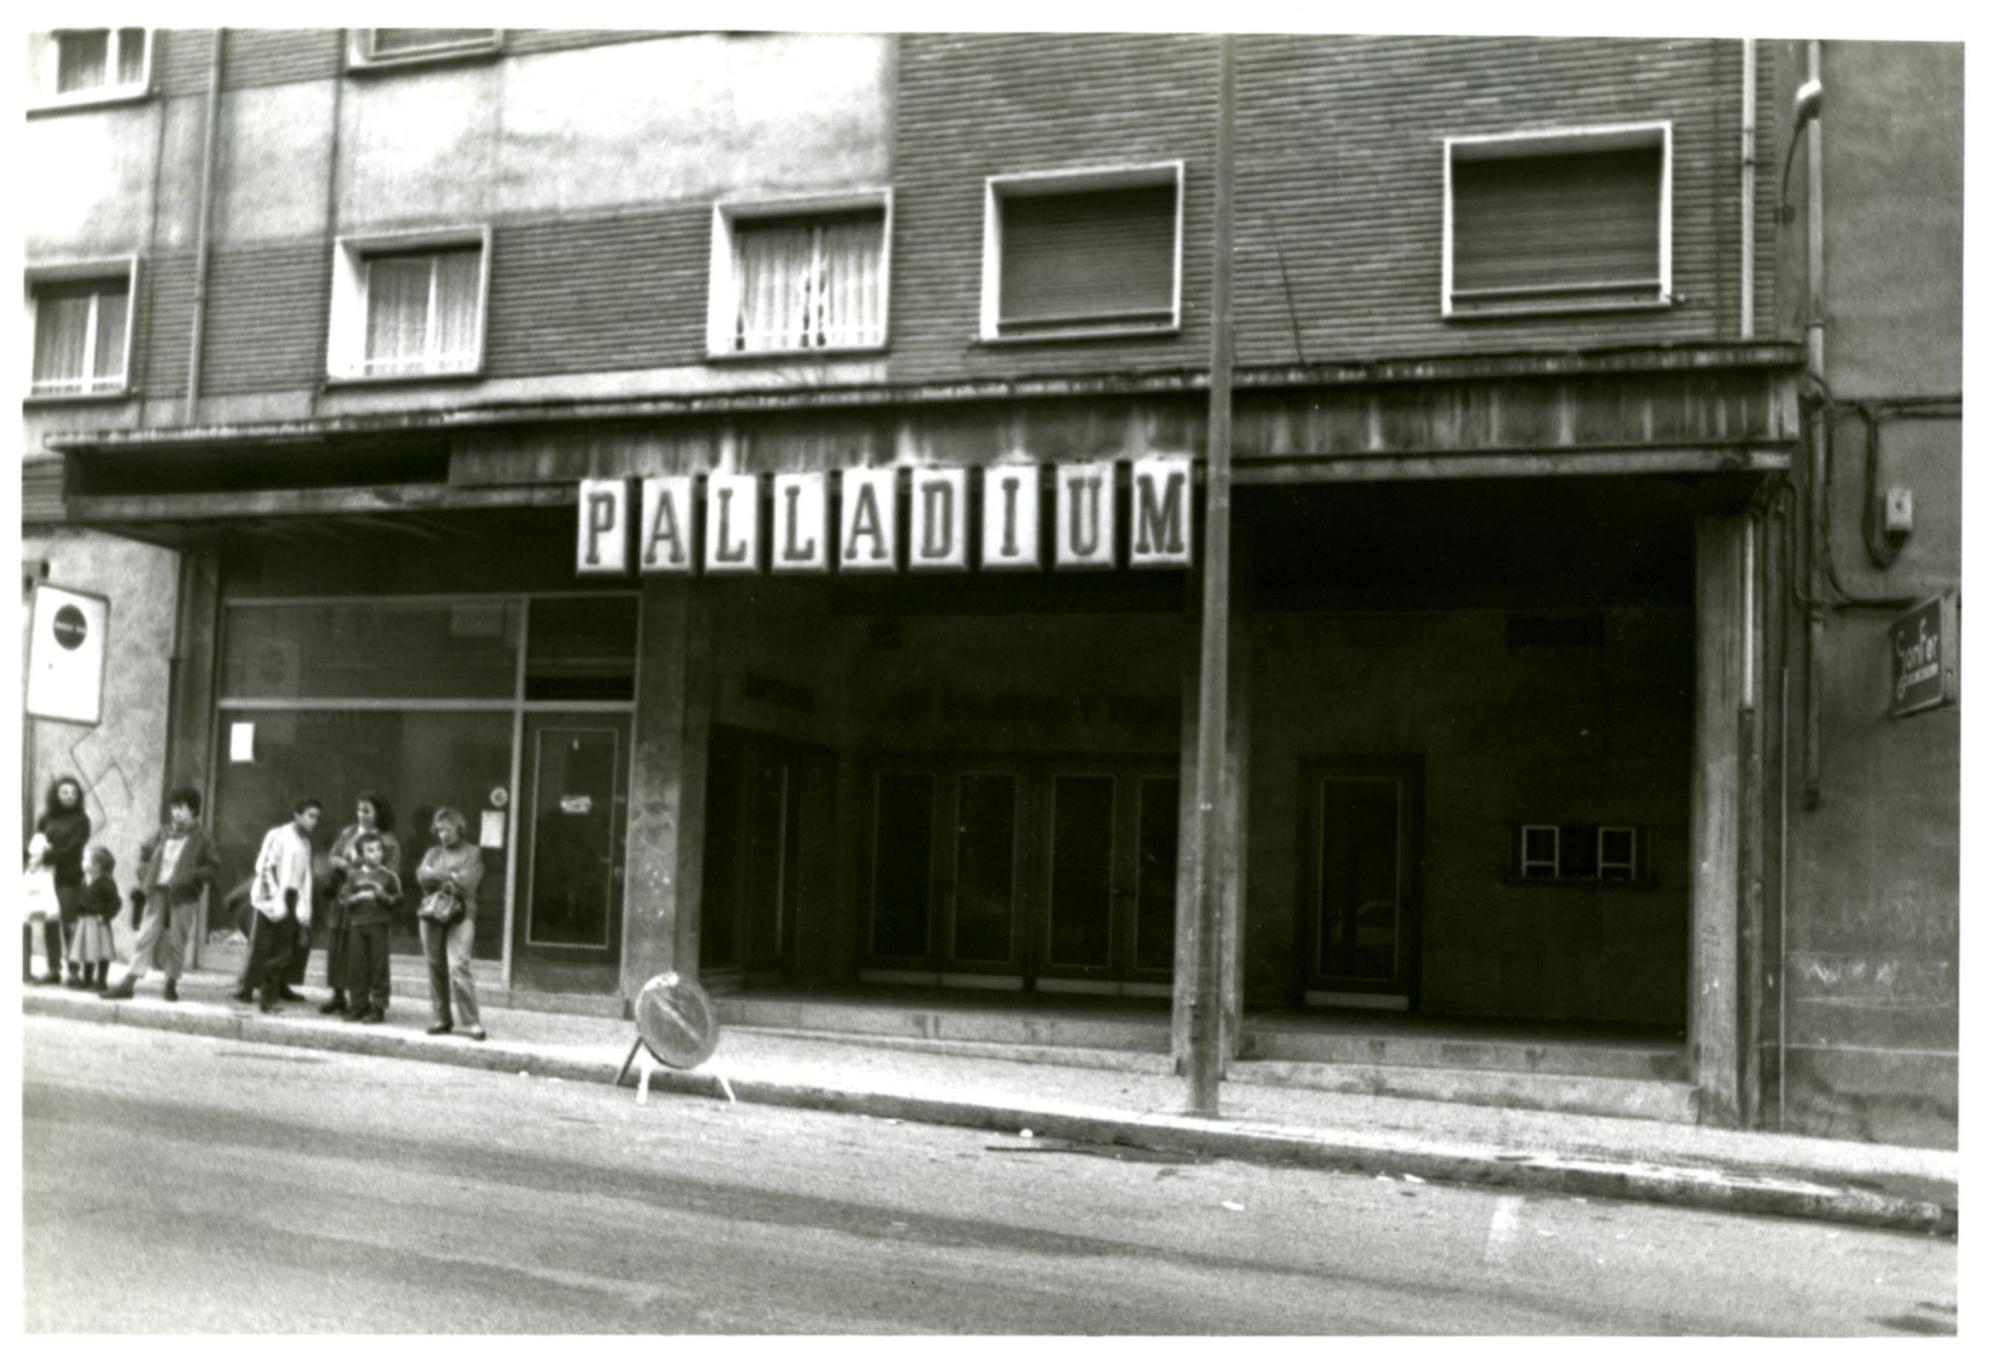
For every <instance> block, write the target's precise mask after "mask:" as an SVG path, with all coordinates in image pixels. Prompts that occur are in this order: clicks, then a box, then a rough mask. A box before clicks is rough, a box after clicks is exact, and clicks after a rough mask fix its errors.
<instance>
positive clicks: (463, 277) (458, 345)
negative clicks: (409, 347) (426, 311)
mask: <svg viewBox="0 0 2000 1358" xmlns="http://www.w3.org/2000/svg"><path fill="white" fill-rule="evenodd" d="M478 359H479V251H477V250H448V251H446V252H445V253H443V254H441V255H439V256H437V343H436V344H435V345H434V346H433V361H434V366H435V367H437V368H440V369H455V368H470V367H472V366H473V364H475V363H476V362H477V361H478Z"/></svg>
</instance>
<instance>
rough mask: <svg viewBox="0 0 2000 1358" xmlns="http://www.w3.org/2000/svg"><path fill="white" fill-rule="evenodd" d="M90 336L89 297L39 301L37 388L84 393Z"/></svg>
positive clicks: (36, 360)
mask: <svg viewBox="0 0 2000 1358" xmlns="http://www.w3.org/2000/svg"><path fill="white" fill-rule="evenodd" d="M89 333H90V298H89V296H88V295H81V296H77V295H72V296H44V297H38V298H36V300H35V386H36V387H37V388H44V389H57V390H70V391H75V390H79V389H81V385H82V383H83V381H84V378H85V372H84V360H85V358H86V357H87V353H88V351H87V349H86V347H85V346H86V345H87V344H88V343H89V339H88V336H89Z"/></svg>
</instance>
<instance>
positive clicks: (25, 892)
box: [21, 866, 62, 923]
mask: <svg viewBox="0 0 2000 1358" xmlns="http://www.w3.org/2000/svg"><path fill="white" fill-rule="evenodd" d="M61 909H62V902H61V901H59V900H58V899H57V897H56V874H55V872H54V870H53V869H51V868H45V867H40V866H37V867H32V868H29V869H28V871H27V873H26V874H25V875H24V876H23V877H22V879H21V918H22V921H23V922H24V923H26V922H29V921H33V920H38V919H53V918H54V917H55V916H56V915H57V914H58V913H59V912H60V911H61Z"/></svg>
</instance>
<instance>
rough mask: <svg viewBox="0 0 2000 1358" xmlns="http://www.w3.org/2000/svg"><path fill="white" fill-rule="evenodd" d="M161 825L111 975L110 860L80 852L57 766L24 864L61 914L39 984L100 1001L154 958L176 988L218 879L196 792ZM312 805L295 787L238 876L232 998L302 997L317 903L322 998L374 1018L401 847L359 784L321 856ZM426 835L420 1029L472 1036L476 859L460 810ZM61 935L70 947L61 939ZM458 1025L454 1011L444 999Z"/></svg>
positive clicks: (67, 782)
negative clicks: (128, 936) (115, 979)
mask: <svg viewBox="0 0 2000 1358" xmlns="http://www.w3.org/2000/svg"><path fill="white" fill-rule="evenodd" d="M167 806H168V819H167V823H166V824H165V825H163V826H161V827H160V829H159V830H158V831H157V832H155V833H154V834H153V835H152V836H151V837H150V838H148V839H147V841H146V843H145V845H144V846H143V847H142V848H141V849H140V857H139V871H138V881H137V884H136V885H135V886H134V887H133V890H132V893H131V902H132V909H133V915H134V925H135V927H136V929H137V931H138V935H137V938H136V939H135V941H134V943H133V947H132V960H131V963H130V965H129V966H128V967H127V969H126V973H125V976H124V978H123V979H122V980H121V981H119V983H118V984H117V985H115V986H113V985H109V984H108V972H109V970H110V964H111V961H112V945H111V921H112V920H113V919H115V918H116V917H117V914H118V907H119V900H118V888H117V884H116V881H115V879H114V877H113V873H114V870H115V867H116V864H115V861H114V860H113V858H112V856H111V852H110V850H109V849H107V848H105V847H104V846H103V845H98V846H96V847H95V848H93V849H91V850H90V853H89V866H90V872H89V878H88V880H87V881H86V880H85V876H84V857H85V853H84V851H85V846H86V845H87V844H88V842H89V839H90V818H89V816H88V815H87V814H86V813H85V811H84V808H83V788H82V786H81V784H79V783H78V782H77V780H76V779H74V778H71V777H69V776H67V775H65V776H63V777H61V778H58V779H56V781H55V782H54V783H53V784H52V785H51V786H50V788H49V792H48V799H47V806H46V808H45V809H44V811H43V813H42V815H41V817H40V818H39V820H38V821H37V823H36V836H35V839H34V841H32V843H31V845H30V868H31V869H36V868H45V869H46V870H47V871H48V872H49V873H50V874H52V876H53V881H54V888H55V895H56V898H57V900H58V901H59V902H60V911H59V918H56V919H50V918H48V917H47V916H46V914H45V915H44V922H43V950H44V952H45V953H46V955H47V957H48V973H47V976H46V977H45V978H41V979H42V982H43V983H45V984H46V983H54V982H56V981H58V980H60V979H61V978H62V972H63V968H64V958H65V955H67V958H68V970H69V974H68V980H67V981H66V982H65V984H68V985H70V986H72V987H77V988H89V989H93V990H95V991H97V992H98V993H99V994H100V995H102V996H103V997H104V998H105V999H108V1000H125V999H131V998H133V996H134V995H135V994H136V993H137V987H138V984H139V982H141V981H143V980H144V979H145V978H146V976H147V974H148V973H149V972H150V971H151V970H152V968H153V966H154V965H155V964H156V963H157V964H158V965H159V967H160V970H161V971H162V972H163V974H164V976H165V979H166V989H165V998H166V999H168V1000H170V1001H171V1000H178V999H179V998H180V986H179V983H180V978H181V974H182V971H183V969H184V967H185V965H186V959H187V952H188V942H189V940H190V938H191V937H192V935H193V932H194V928H195V921H196V918H197V916H198V914H199V906H200V903H201V899H202V893H203V891H205V890H208V889H210V888H213V887H214V886H215V884H216V874H217V868H218V861H217V856H216V852H215V843H214V840H213V839H212V838H211V837H210V836H209V834H208V832H207V831H206V830H205V829H203V828H202V826H201V824H200V816H201V794H200V793H199V792H197V791H195V790H194V789H193V788H178V789H176V790H175V791H174V793H173V794H172V795H171V796H170V797H169V798H168V802H167ZM321 814H322V807H321V805H320V802H319V800H318V799H317V798H314V797H304V798H301V799H299V800H298V801H297V802H295V803H293V805H292V816H291V819H290V820H288V821H286V822H285V823H284V824H282V825H279V826H277V827H275V828H273V829H272V830H271V831H270V833H268V834H266V835H265V836H264V841H263V844H262V845H261V846H260V848H259V850H258V853H257V865H256V869H255V871H254V873H253V874H252V876H251V879H250V882H249V883H248V895H249V904H250V908H251V910H252V912H253V913H252V916H251V920H252V923H251V929H250V956H249V960H248V962H247V963H246V964H245V966H244V969H243V973H242V975H241V976H240V977H239V978H238V980H237V988H236V994H235V998H236V999H237V1000H238V1001H239V1002H242V1003H256V1004H257V1005H258V1007H259V1008H260V1009H261V1010H262V1011H263V1012H265V1013H271V1012H274V1011H275V1010H276V1009H277V1008H278V1005H279V1002H280V1001H281V1000H294V1001H298V1000H303V999H304V998H305V997H304V996H303V995H301V994H300V993H299V992H298V991H297V990H296V989H294V987H295V986H298V985H302V984H304V982H305V975H306V965H307V960H308V958H309V957H310V955H311V949H312V927H313V920H314V910H315V906H316V905H318V906H320V907H322V908H323V911H324V915H325V919H326V924H327V952H326V983H327V987H328V989H329V990H330V991H331V992H332V993H331V995H330V996H329V998H328V999H327V1001H326V1003H324V1004H322V1005H320V1006H319V1010H320V1012H321V1013H323V1014H339V1015H340V1016H341V1017H343V1018H344V1019H346V1020H348V1021H350V1022H355V1023H380V1022H382V1021H383V1018H384V1016H385V1014H386V1012H387V1010H388V1007H389V933H390V929H391V926H392V925H393V924H394V923H395V920H396V918H397V916H398V912H399V911H401V910H403V909H405V908H406V901H407V898H406V893H405V892H404V889H403V882H402V877H401V875H400V874H401V871H402V858H403V854H402V844H401V842H400V841H399V840H398V839H397V838H396V834H395V830H394V828H393V823H392V822H393V814H392V812H391V810H390V806H389V802H388V800H387V799H386V798H384V797H383V796H382V795H381V794H380V793H376V792H364V793H362V794H361V795H360V796H359V797H358V798H357V799H356V803H355V816H354V823H353V824H352V825H349V826H348V827H346V828H345V829H343V830H342V831H341V832H340V834H339V835H337V836H336V837H335V839H334V841H333V847H332V849H331V851H330V852H328V853H327V854H326V855H324V856H323V857H321V856H318V855H316V854H315V853H314V847H313V834H314V832H315V831H316V830H317V829H318V827H319V821H320V816H321ZM431 831H432V833H433V834H434V835H435V836H436V839H437V843H436V844H435V845H433V846H432V847H431V848H430V849H429V850H428V851H427V852H426V853H425V854H424V856H423V859H422V861H421V862H420V863H418V865H417V870H416V885H417V895H418V898H419V899H418V903H417V904H416V905H415V907H414V909H415V913H416V917H417V925H418V933H419V936H420V937H421V939H422V942H423V949H424V957H425V961H426V963H427V964H428V970H429V975H430V990H431V1009H432V1014H433V1018H434V1022H433V1023H432V1024H431V1026H430V1029H429V1032H430V1033H431V1034H432V1035H433V1036H439V1035H443V1034H446V1033H451V1032H454V1031H456V1032H459V1033H462V1034H463V1035H464V1036H466V1037H469V1038H472V1039H473V1040H475V1041H483V1040H484V1039H485V1037H486V1030H485V1029H484V1028H483V1027H481V1026H480V1021H479V999H478V994H477V991H476V990H475V988H474V986H473V981H472V940H473V915H474V911H475V909H476V906H477V903H478V896H479V883H480V880H481V878H482V877H483V876H484V875H485V865H484V863H483V861H482V860H481V858H480V853H479V848H478V846H477V845H475V844H472V843H469V842H468V841H467V839H466V824H465V817H464V816H462V815H461V814H459V812H457V811H456V810H454V809H452V808H450V807H443V808H440V809H439V810H438V811H437V812H436V814H435V815H433V816H432V818H431ZM65 943H66V944H67V948H65ZM29 951H30V948H29V946H28V938H27V937H26V936H25V935H24V938H23V947H22V961H21V968H22V980H23V981H24V982H32V981H35V980H36V979H37V978H35V977H33V976H32V974H31V972H30V970H29V966H28V952H29ZM454 1008H456V1010H457V1019H458V1022H457V1023H456V1024H455V1023H454V1022H453V1010H454Z"/></svg>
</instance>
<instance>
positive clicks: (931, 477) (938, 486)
mask: <svg viewBox="0 0 2000 1358" xmlns="http://www.w3.org/2000/svg"><path fill="white" fill-rule="evenodd" d="M910 513H911V517H912V522H911V524H910V569H911V570H953V571H962V570H964V569H965V470H964V468H962V467H920V468H918V469H917V470H916V471H914V472H912V473H910Z"/></svg>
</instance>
